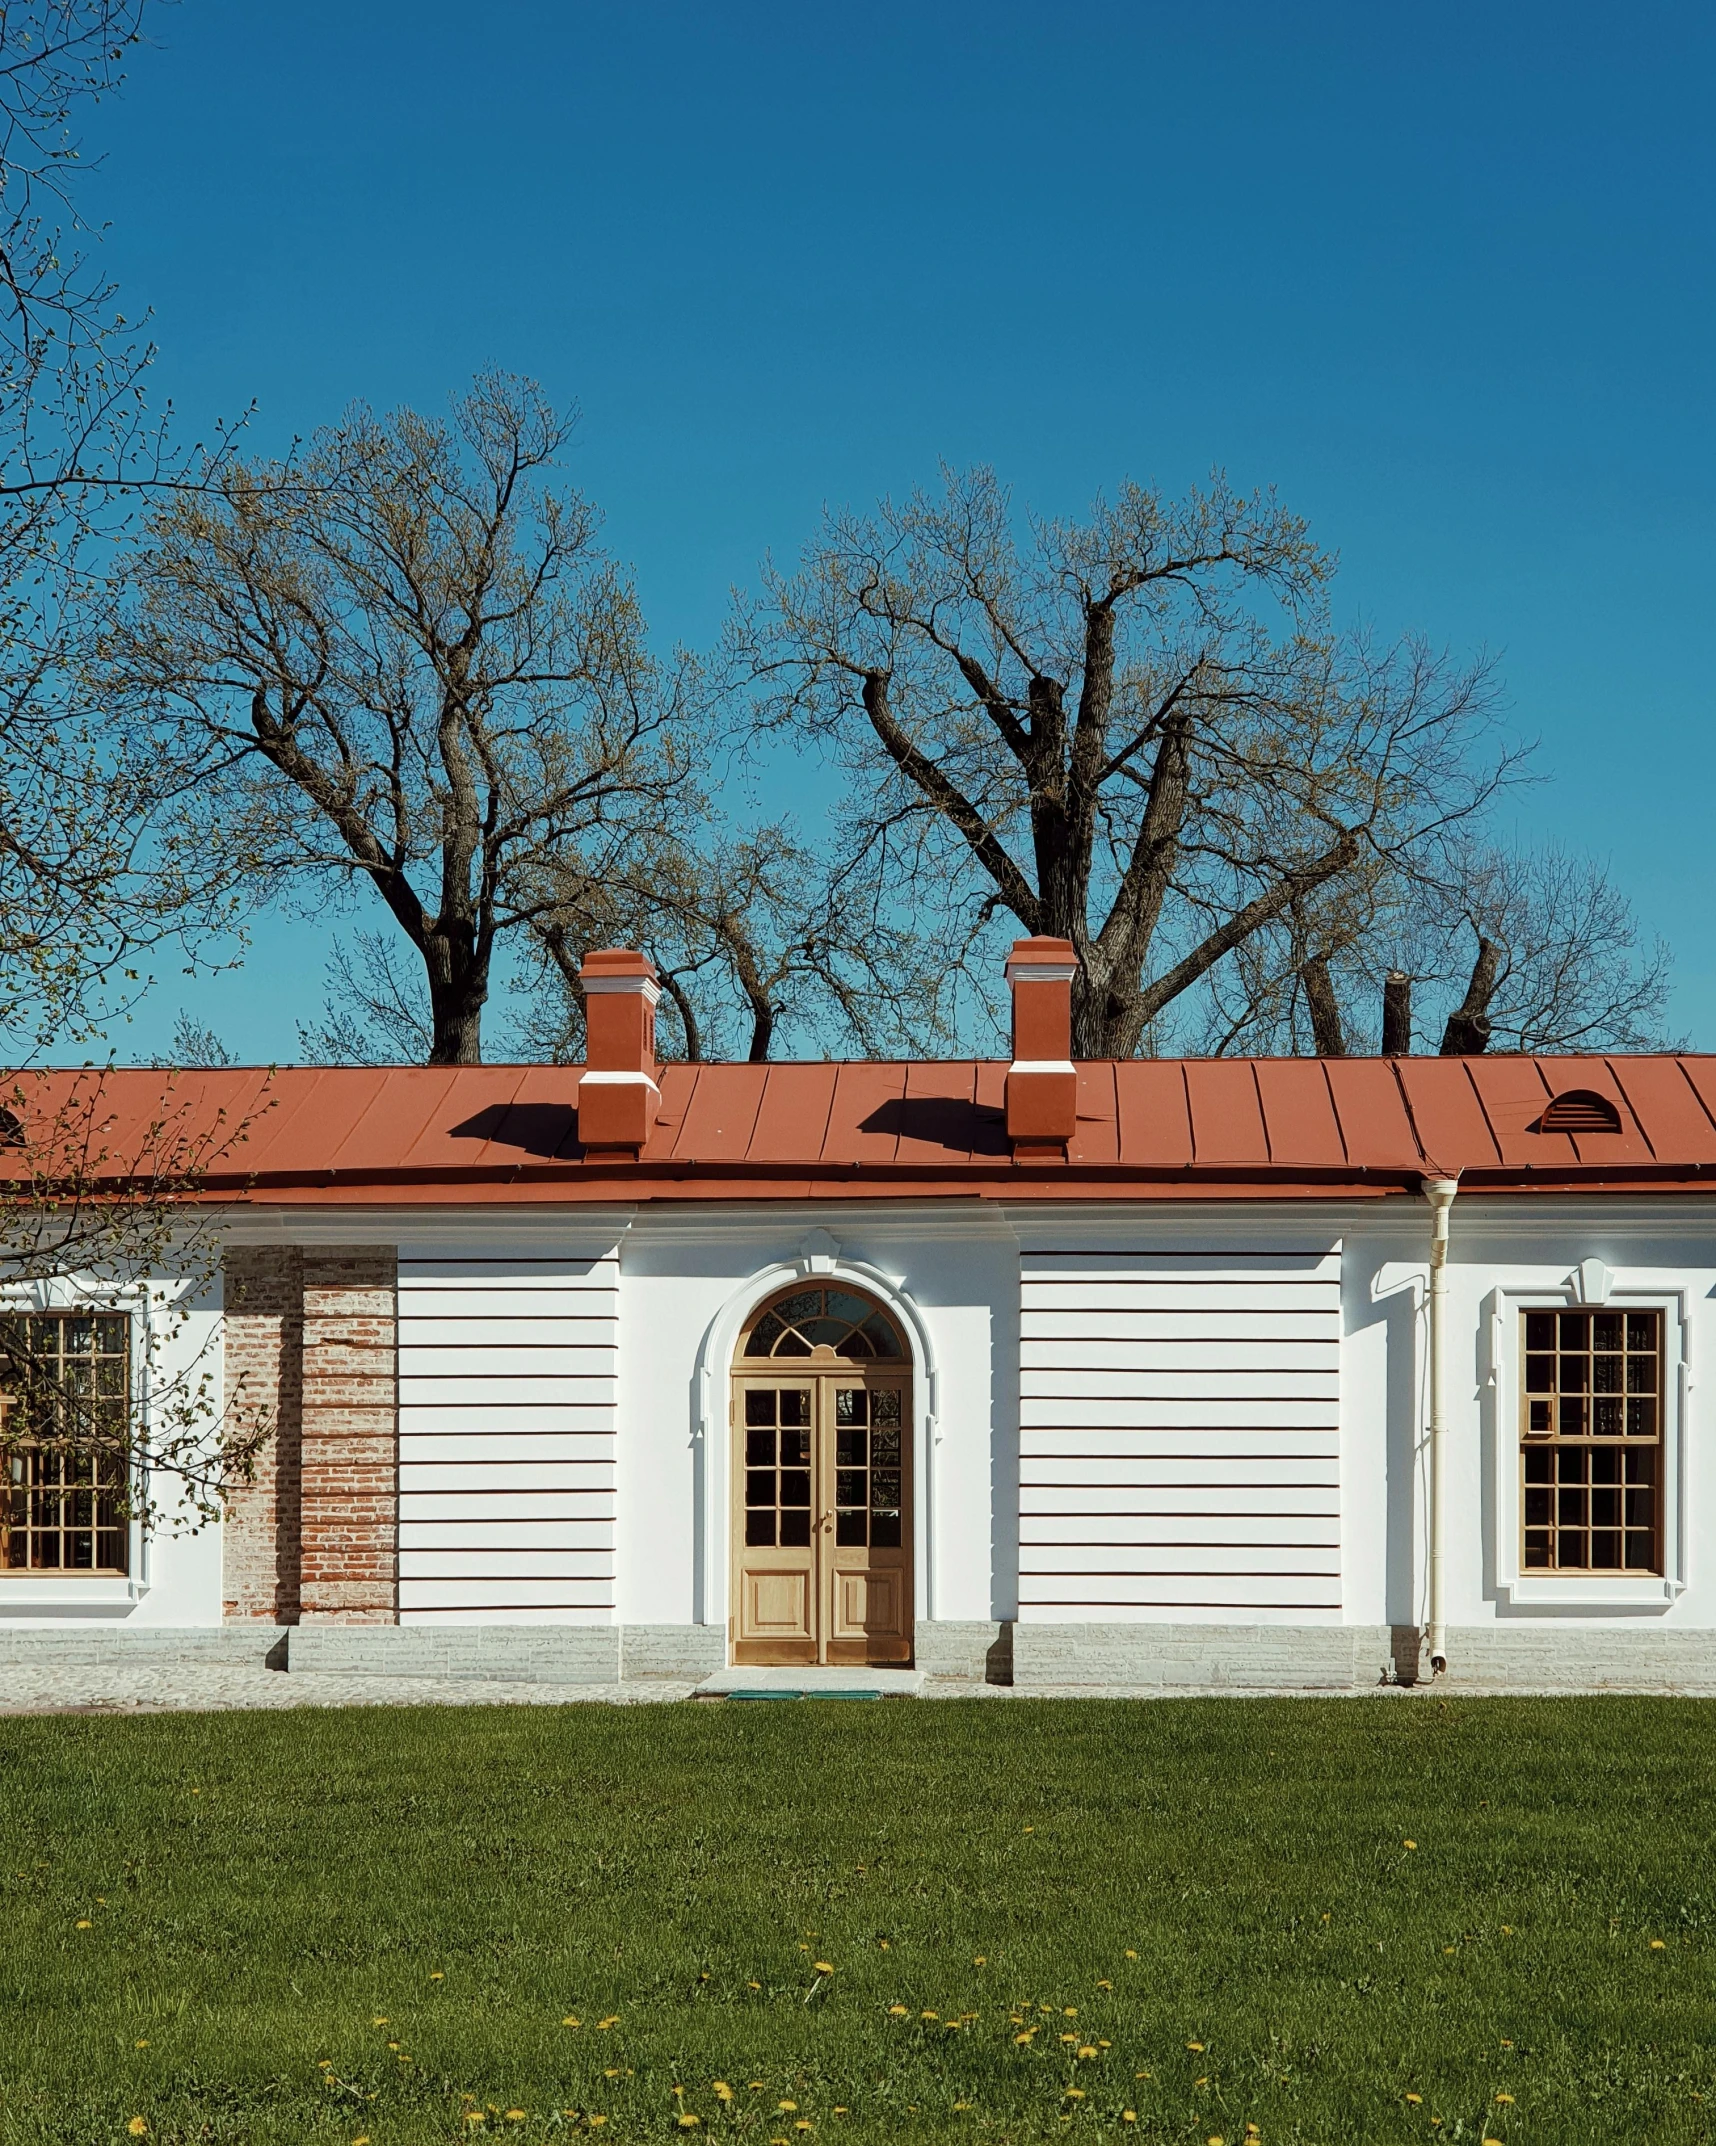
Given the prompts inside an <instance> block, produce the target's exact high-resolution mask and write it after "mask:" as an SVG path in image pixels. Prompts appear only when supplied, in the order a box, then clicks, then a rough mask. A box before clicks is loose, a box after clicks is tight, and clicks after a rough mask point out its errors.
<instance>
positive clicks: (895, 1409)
mask: <svg viewBox="0 0 1716 2146" xmlns="http://www.w3.org/2000/svg"><path fill="white" fill-rule="evenodd" d="M823 1404H824V1414H825V1417H826V1418H827V1431H826V1433H825V1437H824V1440H823V1451H824V1456H825V1459H824V1468H825V1476H824V1496H825V1498H826V1500H827V1505H828V1508H829V1510H830V1513H831V1516H832V1520H833V1526H832V1527H831V1528H830V1529H829V1530H828V1553H827V1554H828V1583H827V1591H826V1594H825V1596H824V1604H825V1612H826V1623H825V1634H826V1644H827V1655H826V1658H827V1659H828V1660H829V1661H835V1662H848V1661H863V1662H905V1661H909V1660H910V1659H911V1652H912V1635H911V1628H910V1612H909V1609H908V1594H909V1590H908V1588H907V1585H906V1581H907V1575H908V1572H909V1569H910V1565H909V1560H910V1557H911V1551H910V1548H909V1547H908V1546H909V1544H910V1541H911V1534H910V1528H909V1521H908V1515H907V1510H906V1474H907V1471H906V1465H905V1463H906V1451H905V1443H906V1425H907V1420H908V1412H907V1409H906V1405H905V1404H906V1386H905V1381H904V1380H903V1379H899V1378H892V1379H890V1378H884V1377H883V1376H882V1375H881V1374H872V1375H871V1376H869V1377H867V1378H863V1379H858V1378H830V1379H825V1380H824V1381H823Z"/></svg>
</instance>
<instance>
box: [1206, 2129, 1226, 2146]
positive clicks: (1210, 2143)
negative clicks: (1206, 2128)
mask: <svg viewBox="0 0 1716 2146" xmlns="http://www.w3.org/2000/svg"><path fill="white" fill-rule="evenodd" d="M1204 2146H1222V2135H1221V2133H1220V2132H1219V2131H1212V2132H1211V2133H1210V2135H1209V2137H1208V2138H1207V2139H1206V2140H1205V2141H1204Z"/></svg>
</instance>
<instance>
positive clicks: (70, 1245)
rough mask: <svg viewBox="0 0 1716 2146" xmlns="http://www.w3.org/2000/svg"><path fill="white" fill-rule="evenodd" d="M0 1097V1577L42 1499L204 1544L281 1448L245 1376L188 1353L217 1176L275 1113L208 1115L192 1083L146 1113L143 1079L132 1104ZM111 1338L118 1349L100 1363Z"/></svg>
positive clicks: (25, 1090) (95, 1075)
mask: <svg viewBox="0 0 1716 2146" xmlns="http://www.w3.org/2000/svg"><path fill="white" fill-rule="evenodd" d="M264 1086H265V1084H264ZM0 1092H3V1094H4V1098H5V1100H4V1102H3V1103H0V1482H3V1484H4V1489H0V1568H4V1566H5V1565H6V1564H7V1563H8V1562H10V1561H11V1560H10V1558H9V1555H8V1552H7V1548H6V1540H5V1538H6V1536H7V1534H8V1530H9V1526H10V1522H11V1518H12V1516H13V1514H14V1512H15V1511H16V1510H17V1509H19V1508H20V1503H22V1505H25V1506H27V1504H28V1502H29V1498H30V1495H31V1489H32V1486H34V1487H35V1488H36V1489H37V1490H39V1491H43V1492H44V1494H47V1493H51V1492H53V1491H54V1490H56V1489H57V1488H59V1487H60V1486H66V1485H78V1486H84V1488H83V1490H82V1493H81V1494H82V1496H83V1497H84V1501H85V1503H86V1504H87V1505H88V1506H89V1507H90V1508H91V1510H92V1513H93V1512H94V1511H96V1510H97V1509H99V1510H104V1511H105V1512H106V1513H107V1514H108V1515H110V1516H111V1519H112V1520H113V1521H120V1520H125V1519H129V1518H133V1517H136V1518H141V1519H142V1520H143V1521H144V1522H145V1524H146V1525H149V1526H160V1525H161V1524H162V1523H163V1521H165V1522H167V1523H168V1524H170V1525H171V1526H172V1527H174V1528H175V1529H179V1530H184V1529H190V1530H194V1529H195V1528H197V1527H199V1526H201V1525H202V1524H204V1523H205V1522H207V1521H209V1520H212V1519H215V1518H217V1517H218V1516H219V1513H220V1511H221V1509H222V1505H223V1502H224V1500H225V1499H226V1497H227V1496H228V1494H229V1493H230V1492H231V1490H232V1489H233V1488H234V1487H235V1485H237V1484H238V1483H241V1482H244V1481H246V1480H248V1479H249V1477H250V1476H251V1474H252V1472H253V1470H254V1465H255V1460H256V1456H257V1454H258V1453H259V1452H260V1450H261V1448H262V1447H263V1445H265V1444H266V1442H267V1440H268V1439H269V1438H270V1437H271V1436H272V1435H273V1429H274V1425H273V1423H272V1420H271V1419H270V1417H269V1415H268V1412H267V1410H266V1409H265V1408H263V1407H260V1406H252V1405H251V1398H250V1396H249V1395H247V1394H246V1392H245V1391H244V1379H243V1377H242V1375H241V1376H240V1377H238V1378H237V1379H229V1380H227V1381H226V1382H225V1383H224V1387H223V1382H222V1380H221V1377H220V1375H219V1364H218V1361H217V1360H216V1358H215V1357H214V1355H213V1354H212V1353H211V1351H210V1350H209V1349H208V1348H203V1349H195V1348H193V1347H191V1346H190V1345H189V1343H188V1341H187V1329H188V1327H189V1323H190V1320H191V1317H192V1315H193V1313H194V1311H195V1309H196V1307H197V1305H198V1303H199V1301H200V1300H201V1299H202V1298H203V1297H204V1295H205V1293H206V1291H207V1289H208V1286H209V1284H210V1282H211V1281H212V1280H213V1277H214V1274H215V1272H216V1269H217V1268H218V1266H219V1263H220V1254H221V1223H222V1219H223V1218H222V1214H221V1209H220V1207H219V1205H218V1204H217V1203H215V1202H212V1201H210V1200H209V1199H208V1198H207V1190H208V1181H209V1178H210V1176H211V1175H212V1174H214V1173H217V1172H218V1173H220V1174H221V1175H222V1176H225V1175H228V1174H231V1173H233V1172H235V1171H237V1170H239V1169H240V1168H241V1167H242V1160H243V1155H242V1150H243V1146H244V1143H245V1141H246V1139H247V1138H248V1135H249V1131H250V1129H251V1127H252V1126H253V1125H254V1124H255V1123H256V1121H257V1119H258V1118H259V1117H260V1116H262V1115H264V1114H265V1113H266V1112H267V1111H268V1110H269V1109H271V1108H272V1107H273V1106H272V1102H271V1100H270V1099H269V1098H268V1096H267V1095H266V1092H264V1093H263V1094H262V1095H261V1096H260V1098H258V1099H256V1100H254V1101H253V1103H252V1104H251V1106H250V1107H247V1108H245V1109H243V1110H229V1109H226V1108H224V1107H221V1106H220V1105H218V1104H217V1105H216V1106H215V1107H213V1108H210V1107H209V1104H208V1102H207V1099H206V1098H205V1097H204V1096H203V1095H202V1094H200V1093H199V1092H198V1089H197V1086H196V1083H195V1078H194V1076H183V1075H176V1074H172V1073H168V1074H165V1075H164V1076H163V1078H162V1083H161V1087H160V1089H159V1090H158V1091H157V1092H156V1093H155V1095H153V1096H152V1097H151V1098H149V1100H148V1101H147V1103H146V1106H145V1107H144V1108H143V1109H142V1110H141V1111H140V1112H139V1111H137V1110H136V1109H135V1107H134V1100H135V1097H136V1095H137V1093H138V1090H137V1087H136V1084H135V1079H133V1082H132V1083H131V1085H130V1086H129V1087H128V1089H127V1091H126V1092H125V1094H124V1095H121V1094H120V1093H118V1092H117V1091H116V1089H115V1087H114V1082H113V1076H112V1072H111V1069H107V1068H98V1067H84V1068H79V1069H76V1070H70V1071H64V1072H49V1071H46V1070H33V1071H27V1072H23V1073H18V1074H14V1075H12V1076H11V1077H10V1078H9V1079H8V1080H7V1081H6V1082H5V1085H4V1089H3V1091H0ZM44 1303H49V1304H51V1305H52V1306H53V1310H52V1311H51V1312H49V1313H48V1314H47V1315H46V1316H44V1315H43V1313H42V1312H41V1310H40V1309H39V1307H40V1306H41V1305H42V1304H44ZM108 1327H111V1328H113V1329H115V1331H116V1337H117V1336H118V1335H123V1337H124V1338H123V1340H122V1341H117V1343H116V1345H113V1346H108V1347H103V1345H102V1341H103V1333H104V1329H105V1328H108ZM44 1335H51V1336H52V1337H53V1338H52V1340H51V1342H49V1343H48V1345H47V1346H44V1344H43V1337H44ZM163 1477H164V1478H166V1479H167V1480H168V1482H169V1483H170V1484H171V1486H172V1495H171V1496H170V1497H169V1498H165V1499H163V1498H162V1497H161V1495H160V1484H161V1479H162V1478H163ZM86 1524H88V1523H86ZM97 1524H101V1523H97Z"/></svg>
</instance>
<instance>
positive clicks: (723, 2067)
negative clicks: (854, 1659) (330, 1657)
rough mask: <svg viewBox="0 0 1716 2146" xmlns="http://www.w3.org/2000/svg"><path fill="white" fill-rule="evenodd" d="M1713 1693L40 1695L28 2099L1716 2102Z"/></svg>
mask: <svg viewBox="0 0 1716 2146" xmlns="http://www.w3.org/2000/svg"><path fill="white" fill-rule="evenodd" d="M1713 1730H1716V1713H1713V1712H1712V1711H1711V1710H1710V1709H1709V1708H1708V1707H1706V1706H1704V1705H1701V1704H1699V1703H1697V1702H1693V1701H1684V1702H1679V1701H1661V1700H1652V1699H1595V1700H1568V1701H1544V1702H1533V1701H1512V1702H1510V1701H1497V1700H1490V1701H1484V1700H1466V1701H1449V1702H1441V1701H1438V1700H1436V1699H1434V1698H1426V1697H1419V1698H1414V1699H1411V1700H1408V1701H1403V1702H1390V1701H1384V1700H1377V1701H1335V1702H1327V1703H1324V1702H1307V1701H1300V1702H1274V1701H1268V1702H1265V1701H1250V1702H1246V1701H1232V1702H1219V1701H1218V1702H1206V1701H1186V1702H1173V1703H1169V1702H1158V1703H1155V1704H1146V1705H1126V1704H1121V1703H1107V1702H1101V1703H1099V1702H1084V1703H1070V1704H1069V1703H1054V1702H1047V1701H1012V1702H1008V1703H1000V1702H997V1703H992V1704H943V1705H937V1704H928V1703H919V1704H913V1703H910V1702H894V1703H887V1704H881V1705H869V1706H864V1705H856V1706H855V1705H850V1704H846V1705H829V1704H820V1705H819V1704H809V1703H807V1704H799V1705H785V1706H780V1705H777V1706H741V1705H728V1706H724V1707H720V1706H710V1705H701V1704H698V1705H689V1704H688V1705H682V1706H667V1707H649V1708H638V1709H617V1708H607V1707H600V1706H578V1707H567V1708H561V1709H553V1710H546V1709H545V1710H540V1711H538V1710H533V1709H519V1710H516V1711H514V1710H501V1709H489V1708H479V1709H472V1710H469V1711H452V1710H442V1709H424V1710H421V1711H411V1712H394V1711H374V1712H360V1711H340V1712H332V1711H330V1712H302V1713H293V1714H275V1715H268V1714H250V1715H243V1714H227V1715H202V1716H196V1715H181V1716H157V1717H154V1718H149V1719H143V1720H129V1721H120V1720H104V1719H63V1720H43V1719H34V1720H32V1719H10V1720H4V1721H0V1844H3V1845H0V1883H3V1885H4V1889H5V1890H4V1916H3V1925H0V1927H3V1929H4V1941H3V1948H0V2140H5V2141H7V2142H11V2141H16V2140H30V2141H40V2140H50V2139H51V2140H60V2141H76V2142H77V2146H85V2142H89V2141H108V2140H113V2141H122V2140H126V2139H127V2138H128V2137H129V2136H131V2135H132V2134H133V2133H136V2135H138V2136H141V2135H143V2133H142V2131H141V2130H140V2128H139V2127H140V2126H141V2125H146V2126H147V2127H148V2135H149V2136H151V2137H153V2138H155V2139H157V2140H187V2141H188V2140H234V2141H236V2140H243V2141H247V2142H248V2141H258V2142H274V2141H291V2142H292V2146H312V2142H338V2146H352V2142H354V2141H359V2140H363V2139H368V2140H370V2141H371V2142H372V2146H396V2142H411V2146H415V2142H418V2141H439V2140H449V2141H451V2140H454V2139H459V2138H470V2137H473V2136H477V2137H492V2136H494V2135H495V2134H496V2133H499V2134H502V2135H504V2136H505V2137H507V2138H510V2139H517V2140H522V2141H530V2140H539V2139H542V2138H545V2137H547V2136H549V2135H551V2134H552V2135H554V2136H556V2137H559V2136H563V2135H564V2134H565V2133H567V2132H569V2131H574V2130H580V2131H581V2130H583V2129H584V2128H585V2127H586V2126H590V2127H593V2128H594V2130H595V2133H596V2135H597V2136H600V2137H603V2138H606V2139H610V2140H630V2139H645V2138H648V2139H657V2138H666V2137H668V2136H675V2135H702V2134H708V2135H709V2136H710V2137H712V2138H714V2137H725V2136H727V2135H728V2134H729V2133H731V2134H734V2135H735V2136H737V2137H739V2138H742V2139H744V2140H747V2141H754V2142H757V2146H768V2142H769V2141H771V2140H785V2141H786V2142H787V2146H799V2142H800V2141H802V2140H806V2139H817V2140H824V2141H825V2140H827V2139H829V2138H841V2139H847V2140H852V2141H858V2140H871V2139H882V2138H887V2139H899V2138H908V2139H909V2138H920V2139H924V2138H937V2139H941V2138H949V2137H956V2136H961V2135H963V2134H965V2133H967V2132H971V2133H977V2134H981V2135H982V2136H983V2137H984V2138H986V2139H991V2140H1010V2139H1018V2140H1025V2139H1045V2138H1062V2137H1072V2138H1076V2137H1079V2136H1083V2135H1089V2134H1093V2133H1097V2134H1101V2135H1102V2136H1103V2137H1121V2138H1133V2139H1137V2138H1144V2139H1151V2140H1174V2141H1185V2142H1188V2146H1189V2142H1202V2141H1207V2140H1211V2139H1215V2138H1221V2139H1224V2140H1226V2141H1227V2142H1228V2146H1241V2142H1242V2141H1244V2140H1245V2139H1246V2137H1247V2135H1248V2131H1249V2127H1251V2126H1253V2125H1255V2126H1256V2127H1257V2133H1256V2134H1254V2135H1259V2136H1261V2138H1262V2140H1263V2141H1264V2142H1265V2146H1276V2142H1283V2141H1288V2140H1305V2141H1312V2140H1315V2141H1327V2142H1332V2141H1337V2140H1363V2141H1367V2142H1369V2141H1393V2140H1425V2139H1429V2138H1431V2137H1435V2138H1437V2139H1440V2140H1451V2139H1463V2140H1470V2141H1481V2140H1483V2139H1486V2138H1492V2139H1499V2140H1505V2141H1513V2142H1519V2141H1545V2142H1549V2141H1555V2142H1558V2146H1565V2142H1568V2141H1574V2140H1587V2139H1589V2140H1603V2141H1605V2142H1608V2141H1617V2140H1631V2139H1641V2140H1642V2139H1649V2140H1652V2141H1653V2142H1654V2141H1662V2142H1665V2146H1667V2142H1674V2141H1679V2140H1692V2139H1707V2138H1709V2137H1711V2135H1712V2123H1711V2117H1712V2114H1713V2113H1716V1972H1713V1970H1716V1869H1713V1868H1712V1867H1711V1835H1712V1831H1713V1829H1716V1781H1713V1775H1716V1738H1713V1734H1712V1732H1713ZM818 1963H823V1964H821V1965H819V1964H818ZM717 2081H720V2082H722V2083H723V2085H724V2086H725V2088H726V2089H727V2090H728V2093H729V2094H730V2098H728V2096H727V2094H724V2093H723V2091H722V2087H721V2086H717V2084H716V2082H717ZM1508 2097H1511V2099H1509V2098H1508ZM1127 2112H1131V2114H1130V2116H1129V2115H1128V2113H1127ZM693 2118H695V2119H696V2122H695V2124H694V2123H692V2121H691V2119H693Z"/></svg>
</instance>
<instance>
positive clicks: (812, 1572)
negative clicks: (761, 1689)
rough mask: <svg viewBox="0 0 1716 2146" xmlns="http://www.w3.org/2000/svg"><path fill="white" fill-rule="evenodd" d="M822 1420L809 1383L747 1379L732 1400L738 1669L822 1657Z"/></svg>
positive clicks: (735, 1638)
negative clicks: (818, 1516) (818, 1450)
mask: <svg viewBox="0 0 1716 2146" xmlns="http://www.w3.org/2000/svg"><path fill="white" fill-rule="evenodd" d="M815 1417H816V1386H815V1384H814V1382H813V1381H811V1380H808V1379H795V1380H793V1381H791V1382H790V1383H788V1382H787V1381H785V1380H773V1379H769V1380H764V1379H746V1380H744V1381H743V1382H742V1383H740V1384H739V1385H738V1386H737V1388H736V1390H735V1393H734V1396H733V1418H734V1422H733V1438H734V1443H735V1447H736V1449H737V1450H736V1452H735V1456H734V1459H735V1469H734V1473H735V1476H736V1478H737V1482H736V1488H737V1492H738V1502H737V1510H736V1513H735V1525H734V1530H733V1532H734V1536H735V1538H736V1540H735V1542H734V1547H733V1554H734V1557H735V1558H736V1559H737V1561H738V1562H737V1565H736V1567H735V1569H736V1571H737V1574H738V1586H737V1598H736V1604H735V1620H734V1622H735V1630H734V1633H733V1640H734V1659H735V1660H736V1661H741V1662H757V1663H767V1662H813V1661H815V1660H816V1658H817V1646H816V1599H817V1582H818V1577H819V1575H818V1569H817V1562H816V1552H815V1548H814V1545H813V1542H812V1534H813V1530H814V1522H815V1509H814V1505H813V1497H814V1488H815V1475H814V1471H813V1467H812V1463H813V1461H814V1459H815V1436H816V1429H815Z"/></svg>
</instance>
